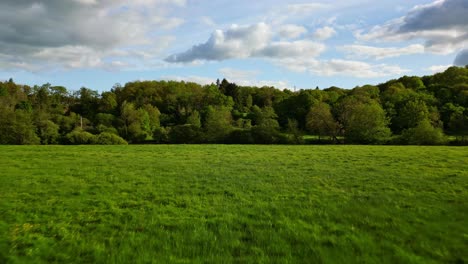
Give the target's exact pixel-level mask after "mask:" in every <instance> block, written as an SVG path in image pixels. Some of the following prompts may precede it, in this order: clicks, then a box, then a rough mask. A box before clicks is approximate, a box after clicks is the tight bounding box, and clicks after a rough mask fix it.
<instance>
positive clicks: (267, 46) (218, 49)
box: [166, 23, 325, 63]
mask: <svg viewBox="0 0 468 264" xmlns="http://www.w3.org/2000/svg"><path fill="white" fill-rule="evenodd" d="M272 36H273V31H272V29H271V27H270V26H269V25H267V24H265V23H258V24H255V25H251V26H238V25H234V26H232V27H231V28H230V29H228V30H226V31H222V30H216V31H215V32H214V33H213V34H212V35H211V37H210V38H209V40H208V41H207V42H205V43H202V44H199V45H195V46H193V47H192V48H191V49H189V50H187V51H185V52H182V53H178V54H173V55H171V56H169V57H167V58H166V61H167V62H173V63H187V62H192V61H196V60H211V61H222V60H227V59H234V58H235V59H239V58H254V57H264V58H285V57H299V56H317V55H319V54H320V53H321V52H323V51H324V50H325V47H324V45H323V44H319V43H316V42H312V41H304V40H300V41H277V42H275V41H272Z"/></svg>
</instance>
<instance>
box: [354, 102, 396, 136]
mask: <svg viewBox="0 0 468 264" xmlns="http://www.w3.org/2000/svg"><path fill="white" fill-rule="evenodd" d="M388 123H389V121H388V119H387V117H386V115H385V111H384V110H383V109H382V107H381V106H380V104H378V103H376V102H372V103H368V104H358V105H356V106H355V107H354V109H353V110H352V112H351V113H350V118H349V120H348V124H347V126H346V127H345V137H346V140H347V141H348V142H351V143H363V144H381V143H385V142H387V141H388V140H389V139H390V136H391V131H390V129H389V128H388Z"/></svg>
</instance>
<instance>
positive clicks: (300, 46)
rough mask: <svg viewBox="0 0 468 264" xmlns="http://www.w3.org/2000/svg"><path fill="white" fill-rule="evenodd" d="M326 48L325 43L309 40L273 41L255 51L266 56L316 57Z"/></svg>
mask: <svg viewBox="0 0 468 264" xmlns="http://www.w3.org/2000/svg"><path fill="white" fill-rule="evenodd" d="M324 50H325V45H323V44H320V43H316V42H313V41H307V40H298V41H292V42H285V41H281V42H273V43H270V44H269V45H268V46H266V47H264V48H262V49H259V50H257V51H255V52H254V53H253V56H256V57H257V56H258V57H266V58H272V59H276V58H297V57H316V56H318V55H320V54H321V53H322V52H323V51H324Z"/></svg>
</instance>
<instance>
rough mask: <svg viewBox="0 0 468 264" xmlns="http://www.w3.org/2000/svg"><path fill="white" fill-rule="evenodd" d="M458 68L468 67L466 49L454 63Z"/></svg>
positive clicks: (467, 52) (467, 50) (467, 51)
mask: <svg viewBox="0 0 468 264" xmlns="http://www.w3.org/2000/svg"><path fill="white" fill-rule="evenodd" d="M453 64H454V65H456V66H466V65H468V49H465V50H463V51H461V52H460V53H458V55H457V57H456V58H455V61H454V62H453Z"/></svg>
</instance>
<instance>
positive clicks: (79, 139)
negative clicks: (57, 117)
mask: <svg viewBox="0 0 468 264" xmlns="http://www.w3.org/2000/svg"><path fill="white" fill-rule="evenodd" d="M65 138H66V140H67V142H68V143H69V144H72V145H88V144H95V143H96V136H95V135H93V134H91V133H89V132H86V131H83V130H80V129H77V130H73V131H72V132H70V133H68V134H67V135H66V136H65Z"/></svg>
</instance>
